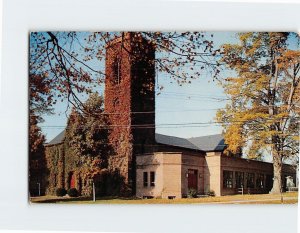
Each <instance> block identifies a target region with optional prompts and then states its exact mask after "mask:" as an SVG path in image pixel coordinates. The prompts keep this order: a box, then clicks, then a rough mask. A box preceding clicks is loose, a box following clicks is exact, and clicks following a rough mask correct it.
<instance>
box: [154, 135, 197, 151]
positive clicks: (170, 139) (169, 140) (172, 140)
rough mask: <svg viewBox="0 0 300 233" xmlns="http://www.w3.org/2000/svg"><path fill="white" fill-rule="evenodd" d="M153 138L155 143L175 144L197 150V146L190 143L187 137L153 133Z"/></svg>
mask: <svg viewBox="0 0 300 233" xmlns="http://www.w3.org/2000/svg"><path fill="white" fill-rule="evenodd" d="M155 140H156V142H157V143H160V144H164V145H168V146H176V147H182V148H187V149H193V150H199V148H198V147H197V146H195V145H194V144H193V143H191V142H190V141H189V140H188V139H185V138H179V137H174V136H168V135H163V134H158V133H156V134H155Z"/></svg>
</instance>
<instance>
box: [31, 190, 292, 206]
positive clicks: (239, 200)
mask: <svg viewBox="0 0 300 233" xmlns="http://www.w3.org/2000/svg"><path fill="white" fill-rule="evenodd" d="M282 197H283V202H281V195H277V194H256V195H231V196H222V197H201V198H180V199H173V200H169V199H137V198H131V199H129V198H120V197H102V198H97V200H96V202H93V201H92V200H91V198H90V197H77V198H69V197H55V196H43V197H34V198H31V200H30V201H31V202H32V203H59V204H64V203H68V204H214V203H215V204H296V203H298V192H290V193H283V194H282Z"/></svg>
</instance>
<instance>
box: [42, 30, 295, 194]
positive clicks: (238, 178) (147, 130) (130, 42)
mask: <svg viewBox="0 0 300 233" xmlns="http://www.w3.org/2000/svg"><path fill="white" fill-rule="evenodd" d="M105 65H106V67H105V73H106V79H105V92H104V100H105V101H104V103H105V104H104V107H105V112H106V113H107V114H108V116H109V121H110V124H111V131H110V135H109V142H110V144H111V146H112V148H113V152H114V153H113V154H112V155H110V156H109V162H108V170H109V171H118V173H119V174H120V176H122V177H123V178H124V182H125V184H126V185H127V186H128V187H130V190H131V192H132V195H136V196H137V197H140V198H156V197H161V198H182V197H186V196H188V195H189V194H190V193H192V192H195V193H197V194H198V195H206V194H212V193H214V194H215V195H216V196H221V195H232V194H238V193H241V192H243V193H268V192H269V191H270V190H271V188H272V183H273V179H272V178H273V165H272V163H267V162H262V161H255V160H249V159H244V158H240V157H229V156H226V155H225V154H224V150H225V149H226V145H225V143H224V139H223V137H222V135H210V136H203V137H194V138H180V137H174V136H167V135H162V134H158V133H155V46H154V45H152V44H151V43H150V42H149V41H147V40H146V39H145V38H143V37H142V36H141V35H139V34H137V33H125V34H124V36H123V37H119V38H116V39H114V40H112V41H111V42H110V43H109V44H108V45H107V47H106V62H105ZM63 140H64V132H62V133H61V134H60V135H58V136H57V137H56V138H54V139H53V140H52V141H50V142H49V143H48V144H47V145H46V157H47V151H50V150H51V151H53V150H57V153H58V157H57V158H58V159H57V161H58V162H57V166H63V167H64V166H67V165H66V164H65V162H64V158H65V157H66V156H68V155H66V152H65V151H64V150H63V147H62V146H61V145H62V142H63ZM48 159H49V156H48ZM48 170H49V174H50V176H55V177H56V175H58V178H57V179H56V178H55V179H54V180H55V181H56V183H55V184H52V187H63V188H65V189H68V188H70V187H77V188H78V187H80V185H81V184H80V182H81V179H80V177H78V176H77V177H76V176H74V177H73V176H72V174H73V173H72V172H73V171H72V172H71V173H70V171H68V173H67V171H66V169H60V170H61V171H62V173H61V174H55V170H54V168H53V166H52V167H49V168H48ZM282 173H283V179H284V180H283V181H286V178H285V177H292V179H293V180H294V182H295V180H296V169H295V168H294V167H293V166H291V165H287V164H284V165H283V169H282ZM284 184H285V185H286V182H284ZM284 188H285V187H284ZM78 190H79V191H80V188H78Z"/></svg>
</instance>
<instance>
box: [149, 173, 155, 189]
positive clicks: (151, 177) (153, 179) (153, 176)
mask: <svg viewBox="0 0 300 233" xmlns="http://www.w3.org/2000/svg"><path fill="white" fill-rule="evenodd" d="M150 186H152V187H154V186H155V172H150Z"/></svg>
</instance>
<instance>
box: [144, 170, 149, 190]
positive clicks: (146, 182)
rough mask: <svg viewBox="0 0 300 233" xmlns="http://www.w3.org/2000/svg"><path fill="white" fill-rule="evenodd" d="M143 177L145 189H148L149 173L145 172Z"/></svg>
mask: <svg viewBox="0 0 300 233" xmlns="http://www.w3.org/2000/svg"><path fill="white" fill-rule="evenodd" d="M143 177H144V178H143V183H144V187H148V172H144V173H143Z"/></svg>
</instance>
